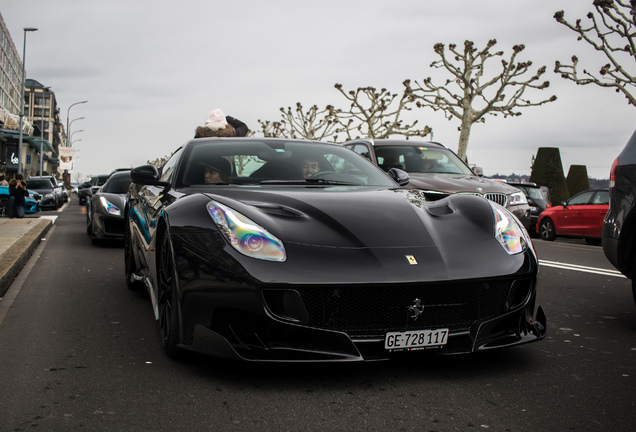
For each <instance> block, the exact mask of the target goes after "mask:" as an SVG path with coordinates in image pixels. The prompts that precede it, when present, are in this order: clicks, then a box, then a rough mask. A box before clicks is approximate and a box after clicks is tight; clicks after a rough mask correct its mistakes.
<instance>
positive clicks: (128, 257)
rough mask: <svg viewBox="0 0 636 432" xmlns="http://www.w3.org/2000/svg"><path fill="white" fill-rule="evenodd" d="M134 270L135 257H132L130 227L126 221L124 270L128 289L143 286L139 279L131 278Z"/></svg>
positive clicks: (135, 289)
mask: <svg viewBox="0 0 636 432" xmlns="http://www.w3.org/2000/svg"><path fill="white" fill-rule="evenodd" d="M136 270H137V268H136V266H135V259H134V258H133V246H132V236H131V234H130V227H129V225H128V223H127V222H126V231H125V234H124V272H125V276H126V286H127V287H128V289H129V290H133V291H137V290H141V289H142V288H143V287H144V284H143V283H142V282H141V281H137V280H134V279H133V274H134V273H135V271H136Z"/></svg>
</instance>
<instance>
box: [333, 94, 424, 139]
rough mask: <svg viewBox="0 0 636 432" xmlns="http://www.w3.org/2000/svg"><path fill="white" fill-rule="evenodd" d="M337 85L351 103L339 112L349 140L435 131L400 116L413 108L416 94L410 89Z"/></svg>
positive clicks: (340, 121)
mask: <svg viewBox="0 0 636 432" xmlns="http://www.w3.org/2000/svg"><path fill="white" fill-rule="evenodd" d="M335 87H336V89H338V91H339V92H340V93H341V94H342V95H343V96H344V97H345V98H346V99H347V100H348V101H349V102H350V103H351V104H350V106H349V110H348V111H345V110H338V111H337V112H336V117H337V119H338V123H339V124H340V125H339V128H338V130H337V131H338V132H339V133H340V132H343V133H344V134H345V136H346V138H347V139H354V138H359V137H366V138H376V139H382V138H388V137H389V136H391V135H402V136H407V137H409V136H419V137H425V136H427V135H429V134H430V133H431V132H432V129H431V128H430V127H428V126H424V127H423V128H422V129H416V128H415V127H416V126H417V123H418V121H417V120H415V121H414V122H413V123H411V124H404V123H403V121H402V120H401V119H400V115H402V114H403V113H404V112H405V111H410V110H411V109H412V108H411V107H410V105H411V104H412V103H413V96H412V95H411V94H409V93H408V92H406V91H405V92H403V93H402V94H401V95H399V94H397V93H391V92H390V91H388V90H387V89H384V88H383V89H381V90H380V91H377V90H376V89H375V88H373V87H359V88H358V89H357V90H350V91H345V90H343V88H342V84H336V85H335ZM354 135H355V136H354Z"/></svg>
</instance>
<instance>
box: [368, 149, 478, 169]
mask: <svg viewBox="0 0 636 432" xmlns="http://www.w3.org/2000/svg"><path fill="white" fill-rule="evenodd" d="M375 154H376V157H377V158H378V165H379V166H380V168H382V169H383V170H385V171H388V170H389V169H390V168H399V169H401V170H404V171H406V172H408V173H442V174H466V175H474V174H473V172H472V171H471V170H470V168H468V166H466V164H465V163H464V162H463V161H462V160H461V159H460V158H459V157H457V155H455V153H453V152H452V151H450V150H449V149H447V148H444V147H437V146H435V147H432V146H426V145H422V144H418V145H402V146H394V145H391V146H388V145H387V146H376V148H375Z"/></svg>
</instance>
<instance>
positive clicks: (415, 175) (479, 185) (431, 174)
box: [343, 139, 530, 230]
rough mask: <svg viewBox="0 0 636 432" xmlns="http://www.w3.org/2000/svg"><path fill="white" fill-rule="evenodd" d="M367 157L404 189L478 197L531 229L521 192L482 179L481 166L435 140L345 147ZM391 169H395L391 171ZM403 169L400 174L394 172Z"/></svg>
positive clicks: (373, 142)
mask: <svg viewBox="0 0 636 432" xmlns="http://www.w3.org/2000/svg"><path fill="white" fill-rule="evenodd" d="M343 145H344V146H345V147H348V148H350V149H351V150H353V151H355V152H356V153H359V154H361V155H362V156H364V157H366V158H368V159H369V160H371V162H373V163H374V164H376V165H378V166H379V167H380V168H382V169H383V170H384V171H387V172H388V173H389V174H391V175H392V177H394V178H396V180H398V178H399V177H406V176H405V175H404V173H403V172H400V171H405V172H406V173H407V174H408V183H407V181H406V180H402V181H400V180H398V183H400V184H401V185H402V186H404V187H406V188H412V189H422V190H424V191H426V192H427V193H428V194H429V197H433V198H434V197H439V198H442V197H444V196H447V195H449V194H455V193H462V194H470V195H479V196H482V197H484V198H486V199H489V200H491V201H494V202H496V203H498V204H501V205H502V206H504V207H506V208H507V209H508V210H510V211H511V212H512V213H513V214H514V215H515V216H516V217H517V219H519V221H520V222H521V223H522V224H523V226H524V227H525V228H526V230H527V229H528V228H529V226H530V206H529V205H528V200H527V199H526V196H525V195H524V193H523V192H522V191H520V190H519V189H517V188H515V187H513V186H510V185H508V184H506V183H501V182H498V181H495V180H489V179H485V178H483V177H481V174H482V170H481V168H479V167H475V168H474V170H475V171H473V169H471V168H470V167H469V166H468V165H466V164H465V163H464V161H463V160H461V159H460V158H459V157H458V156H457V155H456V154H455V153H454V152H453V151H452V150H450V149H449V148H447V147H445V146H443V145H442V144H440V143H436V142H432V141H415V140H406V139H381V140H378V139H358V140H353V141H348V142H346V143H344V144H343ZM391 170H394V171H392V172H391ZM395 170H400V171H395Z"/></svg>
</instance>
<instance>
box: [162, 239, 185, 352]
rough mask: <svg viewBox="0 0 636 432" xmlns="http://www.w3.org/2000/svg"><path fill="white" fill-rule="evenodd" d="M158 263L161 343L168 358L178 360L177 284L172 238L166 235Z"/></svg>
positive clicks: (179, 349) (180, 350)
mask: <svg viewBox="0 0 636 432" xmlns="http://www.w3.org/2000/svg"><path fill="white" fill-rule="evenodd" d="M159 251H160V254H161V255H160V257H159V263H158V268H157V272H158V279H159V293H158V297H159V300H158V303H159V305H158V306H159V330H160V332H161V341H162V343H163V348H164V350H165V351H166V354H168V357H170V358H173V359H176V358H179V357H180V355H181V354H182V349H181V348H179V347H178V346H177V345H178V343H179V333H180V325H179V310H178V309H179V307H178V298H177V283H176V277H175V268H174V267H175V266H174V255H173V252H172V242H171V241H170V236H169V235H168V233H165V234H164V236H163V238H162V240H161V249H159Z"/></svg>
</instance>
